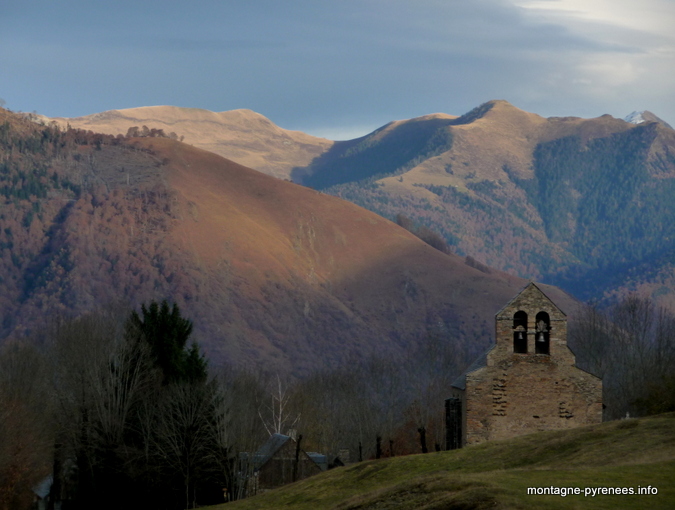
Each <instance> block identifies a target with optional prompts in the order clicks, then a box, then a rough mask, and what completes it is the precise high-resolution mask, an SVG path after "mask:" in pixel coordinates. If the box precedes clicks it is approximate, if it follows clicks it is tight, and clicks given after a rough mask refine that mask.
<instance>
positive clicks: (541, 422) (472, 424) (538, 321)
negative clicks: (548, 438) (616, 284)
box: [446, 283, 602, 445]
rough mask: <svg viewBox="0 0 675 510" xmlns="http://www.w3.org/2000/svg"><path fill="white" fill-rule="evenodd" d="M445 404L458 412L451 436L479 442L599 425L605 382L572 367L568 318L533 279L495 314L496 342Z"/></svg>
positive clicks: (454, 385)
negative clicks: (568, 338) (458, 419)
mask: <svg viewBox="0 0 675 510" xmlns="http://www.w3.org/2000/svg"><path fill="white" fill-rule="evenodd" d="M446 405H451V406H454V407H452V409H454V410H455V412H454V414H453V415H448V416H450V417H452V416H458V417H460V422H458V423H454V422H452V423H451V425H452V426H453V427H454V428H453V429H452V430H456V431H457V432H454V433H453V434H454V435H453V434H450V432H448V437H451V436H452V437H455V436H458V435H461V444H462V445H465V444H476V443H481V442H483V441H487V440H491V439H505V438H509V437H514V436H518V435H521V434H527V433H530V432H536V431H539V430H556V429H565V428H572V427H578V426H580V425H589V424H592V423H599V422H601V421H602V380H601V379H599V378H598V377H596V376H594V375H592V374H589V373H588V372H585V371H583V370H581V369H580V368H578V367H576V366H575V356H574V353H572V351H571V350H570V349H569V347H568V346H567V316H566V315H565V313H564V312H563V311H562V310H560V308H558V307H557V306H556V305H555V304H554V303H553V302H552V301H551V300H550V299H549V298H548V297H547V296H546V295H545V294H544V293H543V292H542V291H541V289H540V288H539V287H538V286H537V285H535V284H534V283H530V284H528V285H527V286H526V287H525V288H524V289H523V290H522V291H521V292H520V293H519V294H518V295H517V296H515V297H514V298H513V299H512V300H511V301H509V303H507V304H506V306H504V307H503V308H502V309H501V310H499V312H497V314H496V316H495V344H494V345H493V346H492V347H491V348H490V349H489V350H488V351H487V352H485V353H484V354H483V355H482V356H480V357H479V358H478V359H476V360H475V361H474V363H473V364H472V365H471V366H470V367H469V368H468V369H467V371H466V372H465V373H464V374H462V375H461V376H460V377H458V378H457V379H456V380H455V381H454V382H453V383H452V398H450V399H448V403H446ZM448 430H449V431H450V430H451V429H450V428H449V429H448ZM455 443H456V444H458V443H459V441H457V440H455ZM448 444H450V442H449V443H448Z"/></svg>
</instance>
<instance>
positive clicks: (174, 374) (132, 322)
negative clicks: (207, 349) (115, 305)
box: [127, 300, 207, 384]
mask: <svg viewBox="0 0 675 510" xmlns="http://www.w3.org/2000/svg"><path fill="white" fill-rule="evenodd" d="M191 333H192V321H190V320H189V319H186V318H184V317H183V316H182V315H181V312H180V309H179V308H178V305H177V304H176V303H174V304H173V305H172V306H169V303H168V302H167V301H166V300H163V301H162V302H161V304H158V303H156V302H155V301H153V302H151V303H150V305H149V306H147V307H146V306H145V305H142V306H141V315H139V314H138V313H137V312H135V311H134V312H132V313H131V316H130V317H129V320H128V322H127V335H128V336H129V337H136V338H138V339H139V340H143V341H145V342H147V343H148V345H149V346H150V349H151V352H152V354H153V356H154V359H155V361H156V363H157V366H158V367H159V369H160V370H161V371H162V374H163V383H164V384H169V383H175V382H197V381H205V380H206V377H207V371H206V359H205V358H204V356H203V355H202V354H201V353H200V352H199V347H198V346H197V344H196V343H194V342H193V343H192V346H191V347H190V349H189V350H186V348H185V346H186V344H187V341H188V339H189V338H190V334H191Z"/></svg>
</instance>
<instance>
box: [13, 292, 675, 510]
mask: <svg viewBox="0 0 675 510" xmlns="http://www.w3.org/2000/svg"><path fill="white" fill-rule="evenodd" d="M192 329H193V325H192V322H191V321H190V320H189V319H186V318H185V317H183V316H182V314H181V311H180V309H179V308H178V306H176V305H175V304H174V305H171V304H169V303H168V302H166V301H163V302H161V303H156V302H151V303H150V304H148V305H147V306H142V307H141V309H140V310H139V311H131V312H129V311H128V309H126V308H124V307H119V306H117V307H115V306H113V307H109V308H107V309H105V310H100V311H97V312H94V313H90V314H88V315H84V316H82V317H79V318H76V319H60V320H56V321H54V322H53V324H52V325H51V326H50V327H49V328H47V329H46V330H44V331H41V332H39V333H36V334H35V335H34V336H33V337H32V338H26V339H23V340H22V341H20V342H18V341H17V342H13V343H8V344H6V345H4V346H2V348H0V510H4V509H10V508H11V509H20V508H28V507H30V504H31V501H32V498H33V495H32V488H34V487H35V486H36V485H37V484H38V483H39V482H40V481H41V480H44V479H45V478H46V477H47V476H48V475H50V474H51V475H52V476H53V483H52V486H51V491H52V495H53V497H54V498H53V499H52V501H54V500H61V501H63V505H62V508H63V509H64V510H67V509H68V508H70V509H79V508H93V507H95V508H132V509H133V508H148V507H150V508H167V509H171V508H176V509H178V508H194V507H197V506H200V505H205V504H215V503H220V502H223V501H224V497H223V496H224V494H226V498H227V500H235V499H240V498H243V497H246V496H247V495H248V494H249V486H248V482H249V480H251V477H252V474H253V473H252V472H251V470H252V468H253V466H250V465H248V466H247V465H245V464H243V463H241V462H240V458H241V454H244V453H249V454H250V452H255V451H256V450H257V449H258V448H259V447H260V446H261V445H262V444H263V442H264V441H265V440H266V439H267V438H268V437H269V434H271V433H282V434H290V433H292V432H293V431H295V432H296V433H297V434H298V435H302V437H303V449H305V450H306V451H317V452H320V453H323V454H326V455H327V456H328V459H329V462H332V461H333V460H334V459H335V457H336V456H337V454H338V453H342V455H343V459H344V452H349V453H348V457H349V461H352V462H358V461H361V460H367V459H372V458H380V457H386V456H398V455H406V454H411V453H427V452H433V451H437V450H443V449H445V445H444V435H445V425H444V401H445V399H446V398H447V397H448V393H449V388H450V385H451V383H452V381H453V380H454V378H455V377H456V376H457V375H459V373H461V371H462V370H464V369H465V368H466V367H465V366H463V364H462V361H461V360H463V359H467V358H470V355H469V353H468V352H464V351H462V349H468V348H470V345H469V343H467V344H466V345H465V346H462V345H459V344H457V343H452V342H448V341H447V338H444V337H441V336H436V335H432V334H430V335H429V336H428V337H427V338H424V339H421V340H420V342H419V343H418V344H417V345H415V346H412V347H410V348H409V349H408V350H407V351H406V352H405V353H403V355H402V356H401V357H400V358H397V359H382V358H377V357H373V358H370V359H355V360H352V361H351V362H350V363H347V364H345V365H343V366H341V367H338V368H335V369H332V370H324V371H317V372H316V373H314V374H311V375H309V376H307V377H306V378H304V379H299V380H298V379H296V380H293V379H288V378H285V377H284V376H283V375H281V374H270V373H265V372H264V371H261V370H257V371H251V370H243V369H241V368H236V367H231V366H229V367H217V368H216V367H209V366H208V362H207V359H206V357H205V356H204V354H203V353H202V352H201V351H200V349H199V346H198V345H197V344H196V343H194V342H191V335H192ZM674 339H675V317H673V315H672V313H670V312H668V311H667V310H665V309H659V308H657V307H656V306H655V305H654V304H653V302H652V301H651V300H649V299H644V298H638V297H636V296H628V297H626V298H624V299H622V300H620V301H618V302H617V303H616V304H615V306H614V307H612V308H610V309H607V310H600V309H598V308H597V307H588V308H587V309H585V311H584V312H583V313H582V314H581V315H580V317H579V318H578V320H576V321H574V322H573V323H572V325H571V330H570V345H571V347H572V349H573V350H574V351H575V353H576V354H577V363H578V365H579V366H580V367H581V368H584V369H586V370H588V371H590V372H592V373H595V374H596V375H599V376H601V377H602V378H603V386H604V397H603V399H604V402H605V404H606V410H605V418H606V419H616V418H621V417H624V416H625V415H626V413H629V415H630V416H639V415H645V414H653V413H660V412H667V411H675V399H674V398H673V395H674V394H675V392H674V391H673V390H675V376H674V375H673V373H672V370H671V368H670V367H672V365H673V362H675V341H674ZM344 460H347V459H344Z"/></svg>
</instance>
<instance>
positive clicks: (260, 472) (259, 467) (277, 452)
mask: <svg viewBox="0 0 675 510" xmlns="http://www.w3.org/2000/svg"><path fill="white" fill-rule="evenodd" d="M301 439H302V436H299V438H298V441H296V440H295V439H294V438H293V437H291V436H285V435H283V434H272V435H271V436H270V437H269V439H268V440H267V441H266V442H265V443H264V444H263V445H262V446H261V447H260V449H259V450H258V451H257V452H255V453H254V454H253V457H252V459H250V461H251V464H249V458H248V454H246V453H243V454H241V460H242V465H243V467H242V472H249V473H250V476H249V486H248V495H253V494H256V493H259V492H262V491H265V490H269V489H273V488H275V487H280V486H281V485H286V484H288V483H291V482H295V481H297V480H302V479H304V478H307V477H309V476H312V475H315V474H318V473H320V472H321V471H323V470H324V469H325V468H326V467H327V462H326V456H325V455H321V454H318V453H313V452H311V453H307V452H305V451H303V450H302V449H301V448H300V440H301ZM324 466H325V467H324ZM247 467H248V469H247Z"/></svg>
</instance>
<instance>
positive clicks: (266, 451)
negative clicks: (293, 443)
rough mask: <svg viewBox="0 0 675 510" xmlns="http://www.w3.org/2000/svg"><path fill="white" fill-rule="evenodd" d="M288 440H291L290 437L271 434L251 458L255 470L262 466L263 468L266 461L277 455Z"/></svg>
mask: <svg viewBox="0 0 675 510" xmlns="http://www.w3.org/2000/svg"><path fill="white" fill-rule="evenodd" d="M289 439H291V438H290V436H284V435H283V434H272V435H271V436H270V437H269V439H268V440H267V441H265V443H264V444H263V445H262V446H261V447H260V448H259V449H258V451H257V452H255V454H254V456H253V459H254V460H253V462H254V466H255V469H260V468H261V467H262V466H264V465H265V464H266V463H267V461H268V460H270V459H271V458H272V457H274V454H275V453H277V452H278V451H279V450H280V449H281V447H282V446H284V445H285V444H286V442H287V441H288V440H289Z"/></svg>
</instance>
